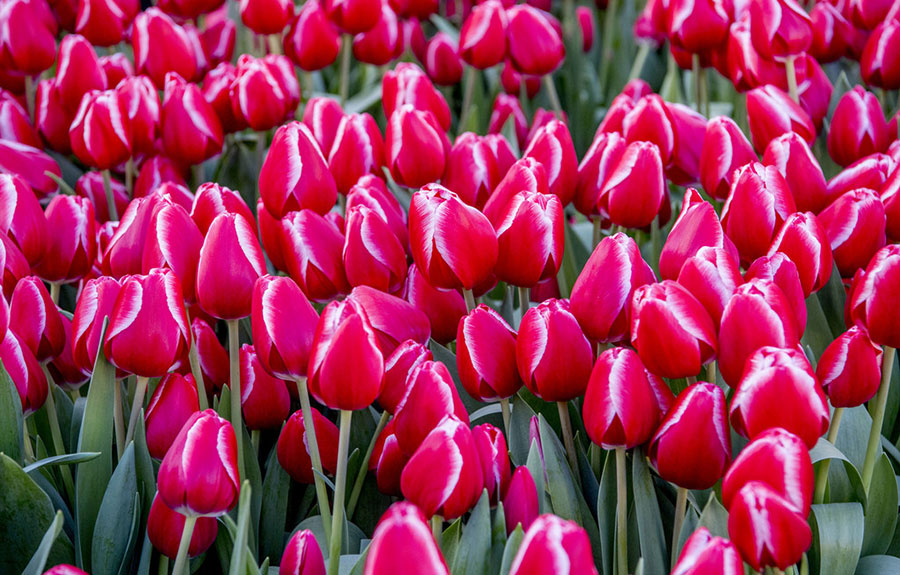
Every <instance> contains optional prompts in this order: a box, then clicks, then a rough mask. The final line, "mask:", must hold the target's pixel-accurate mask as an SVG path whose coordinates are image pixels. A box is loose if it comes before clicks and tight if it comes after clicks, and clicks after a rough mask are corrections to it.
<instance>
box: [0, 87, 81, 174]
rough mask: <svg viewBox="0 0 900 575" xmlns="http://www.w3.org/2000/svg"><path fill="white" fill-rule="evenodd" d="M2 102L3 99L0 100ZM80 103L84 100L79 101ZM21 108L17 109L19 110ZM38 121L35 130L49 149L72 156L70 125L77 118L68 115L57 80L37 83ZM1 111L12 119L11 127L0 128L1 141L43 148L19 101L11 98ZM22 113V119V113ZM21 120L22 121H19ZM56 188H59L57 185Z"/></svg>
mask: <svg viewBox="0 0 900 575" xmlns="http://www.w3.org/2000/svg"><path fill="white" fill-rule="evenodd" d="M0 100H2V99H0ZM78 101H79V102H81V99H80V98H79V99H78ZM17 107H18V109H16V108H17ZM34 109H35V112H34V114H35V118H34V127H35V128H37V130H38V131H39V132H40V136H42V137H43V140H44V141H45V142H46V143H47V146H48V147H49V148H51V149H52V150H54V151H56V152H59V153H60V154H66V155H68V154H71V153H72V142H71V141H70V140H69V126H71V125H72V120H73V119H74V117H75V116H74V111H73V112H69V111H67V110H66V109H65V108H64V106H63V99H62V96H61V95H60V93H59V88H57V86H56V79H55V78H50V79H48V80H41V81H40V82H39V83H38V87H37V95H36V96H35V101H34ZM0 110H2V111H3V113H4V114H6V115H7V116H8V117H11V118H12V121H11V125H9V126H3V127H0V136H3V138H2V139H5V140H9V141H15V142H20V143H22V144H25V145H28V146H32V147H35V148H41V147H42V145H41V139H40V137H38V138H34V136H35V133H34V129H33V128H32V127H31V124H30V122H29V119H28V112H26V111H25V108H24V107H23V106H22V105H21V104H19V102H18V100H16V99H14V98H10V99H9V100H6V101H0ZM20 112H21V116H19V113H20ZM17 118H21V120H20V121H19V120H17ZM54 185H56V184H55V183H54Z"/></svg>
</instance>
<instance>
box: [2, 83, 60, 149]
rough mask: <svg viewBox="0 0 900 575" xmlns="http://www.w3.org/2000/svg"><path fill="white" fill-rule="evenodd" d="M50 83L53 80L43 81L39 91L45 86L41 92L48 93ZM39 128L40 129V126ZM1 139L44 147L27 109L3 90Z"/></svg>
mask: <svg viewBox="0 0 900 575" xmlns="http://www.w3.org/2000/svg"><path fill="white" fill-rule="evenodd" d="M49 82H52V80H46V81H42V82H41V83H40V84H39V85H38V90H41V86H42V85H43V86H45V89H44V90H41V91H43V92H46V91H47V90H46V86H47V84H48V83H49ZM38 102H39V103H41V100H40V99H39V100H38ZM36 105H37V104H36ZM45 116H46V115H45ZM38 120H40V118H38ZM45 121H46V120H45ZM38 127H40V125H39V124H38ZM51 135H52V134H51ZM0 138H2V139H4V140H12V141H15V142H19V143H21V144H25V145H27V146H32V147H35V148H41V147H43V144H42V143H41V138H40V136H38V133H37V132H36V131H35V129H34V127H32V126H31V120H30V119H29V117H28V112H27V111H26V110H25V107H24V106H22V105H21V104H20V103H19V101H18V100H17V99H16V98H15V96H13V95H12V94H11V93H9V92H7V91H6V90H3V89H0ZM48 140H50V138H48ZM66 140H68V138H66ZM51 143H52V142H51Z"/></svg>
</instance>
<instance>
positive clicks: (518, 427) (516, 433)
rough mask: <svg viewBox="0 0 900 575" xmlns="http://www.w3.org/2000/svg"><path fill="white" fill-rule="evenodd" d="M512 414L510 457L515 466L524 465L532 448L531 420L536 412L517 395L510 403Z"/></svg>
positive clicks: (508, 441) (510, 423) (508, 439)
mask: <svg viewBox="0 0 900 575" xmlns="http://www.w3.org/2000/svg"><path fill="white" fill-rule="evenodd" d="M510 408H511V409H512V413H511V414H510V417H509V428H510V429H509V437H508V438H507V443H508V444H509V455H510V457H511V458H512V461H513V463H514V464H515V465H517V466H518V465H524V464H525V461H526V460H527V459H528V450H529V449H530V448H531V432H530V430H531V418H532V417H534V415H535V413H534V410H533V409H531V406H530V405H528V404H527V403H525V401H524V400H523V399H522V398H521V397H519V394H516V395H514V396H513V398H512V402H511V403H510Z"/></svg>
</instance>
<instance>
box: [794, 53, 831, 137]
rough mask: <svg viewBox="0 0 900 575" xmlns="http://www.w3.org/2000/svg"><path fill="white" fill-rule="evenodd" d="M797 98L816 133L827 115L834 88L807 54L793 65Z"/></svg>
mask: <svg viewBox="0 0 900 575" xmlns="http://www.w3.org/2000/svg"><path fill="white" fill-rule="evenodd" d="M795 67H796V75H797V97H798V98H799V100H800V106H801V107H802V108H803V109H804V110H806V112H807V113H808V114H809V116H810V118H811V119H812V121H813V125H814V126H815V128H816V130H817V131H820V130H821V129H822V126H823V125H824V121H825V117H826V116H827V115H828V110H829V106H830V103H831V94H832V92H833V91H834V86H833V85H832V84H831V80H829V79H828V75H827V74H826V73H825V71H824V70H823V69H822V66H821V65H819V63H818V62H817V61H816V59H815V58H813V57H812V56H810V55H809V54H803V55H802V56H801V57H800V58H799V59H798V60H797V63H796V64H795Z"/></svg>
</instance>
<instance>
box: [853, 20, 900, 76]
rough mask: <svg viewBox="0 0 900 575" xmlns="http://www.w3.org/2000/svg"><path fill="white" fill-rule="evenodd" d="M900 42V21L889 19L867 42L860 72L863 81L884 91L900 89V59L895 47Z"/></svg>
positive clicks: (860, 62) (860, 64)
mask: <svg viewBox="0 0 900 575" xmlns="http://www.w3.org/2000/svg"><path fill="white" fill-rule="evenodd" d="M898 42H900V20H897V19H896V18H888V19H886V20H885V21H884V22H882V23H881V24H879V25H878V26H876V27H875V29H874V30H873V31H872V34H871V35H870V36H869V38H868V40H866V43H865V48H864V49H863V52H862V57H861V58H860V60H859V71H860V74H861V76H862V78H863V81H864V82H865V83H866V84H868V85H870V86H878V87H879V88H881V89H883V90H896V89H897V88H900V59H898V57H897V52H896V50H895V49H894V47H896V46H897V43H898Z"/></svg>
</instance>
